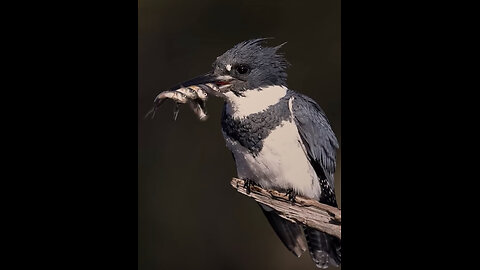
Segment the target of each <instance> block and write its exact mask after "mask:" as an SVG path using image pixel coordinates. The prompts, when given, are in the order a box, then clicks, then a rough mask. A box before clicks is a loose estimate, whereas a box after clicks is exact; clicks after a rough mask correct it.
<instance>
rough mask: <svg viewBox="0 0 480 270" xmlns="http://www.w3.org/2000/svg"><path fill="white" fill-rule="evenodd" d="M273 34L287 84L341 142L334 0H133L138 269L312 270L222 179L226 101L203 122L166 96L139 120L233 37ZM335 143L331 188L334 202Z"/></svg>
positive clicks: (228, 174) (226, 166) (216, 103)
mask: <svg viewBox="0 0 480 270" xmlns="http://www.w3.org/2000/svg"><path fill="white" fill-rule="evenodd" d="M258 37H274V38H275V39H273V40H269V41H268V43H267V45H269V46H274V45H278V44H280V43H282V42H285V41H287V42H288V43H287V44H286V45H285V46H283V47H282V49H281V52H282V53H284V54H285V56H286V58H287V60H288V61H289V62H290V64H291V66H290V67H289V69H288V86H289V88H291V89H293V90H296V91H298V92H301V93H304V94H306V95H308V96H310V97H311V98H313V99H314V100H316V101H317V102H318V103H319V104H320V106H321V107H322V108H323V109H324V111H325V112H326V114H327V116H328V118H329V120H330V122H331V125H332V128H333V130H334V131H335V134H336V135H337V138H338V140H339V142H340V145H341V115H340V110H341V104H340V95H341V90H340V88H341V85H340V79H341V77H340V62H341V61H340V60H341V57H340V49H341V48H340V1H338V0H323V1H284V0H277V1H272V0H267V1H253V0H252V1H227V0H210V1H208V0H205V1H181V0H161V1H160V0H139V1H138V199H139V201H138V268H139V269H140V270H147V269H289V270H291V269H315V266H314V264H313V262H312V261H311V259H310V255H309V254H308V252H305V253H304V255H303V256H302V257H301V258H296V257H295V256H294V255H293V254H291V253H290V252H289V251H288V250H287V249H286V248H285V247H284V246H283V244H282V243H281V242H280V240H279V239H278V238H277V236H276V235H275V233H274V231H273V229H272V228H271V227H270V225H269V224H268V222H267V220H266V218H265V217H264V215H263V213H262V211H261V210H260V208H259V207H258V205H257V204H256V203H255V202H254V201H253V200H252V199H249V198H247V197H245V196H242V195H241V194H239V193H237V192H236V191H235V190H234V189H233V188H232V187H231V186H230V184H229V182H230V180H231V178H232V177H234V176H236V170H235V165H234V161H233V159H232V156H231V154H230V152H229V151H228V150H227V149H226V147H225V142H224V140H223V137H222V133H221V129H220V116H221V110H222V105H223V101H221V100H219V99H216V98H215V97H210V99H209V101H208V103H207V110H208V115H209V119H208V120H207V121H206V122H200V121H199V120H197V118H196V116H194V114H193V113H192V112H191V111H190V108H188V107H187V106H184V107H182V108H181V110H180V113H179V116H178V119H177V121H173V104H172V102H165V104H164V105H163V106H162V107H161V108H160V109H159V110H158V111H157V113H156V116H155V118H154V119H144V116H145V114H146V113H147V112H148V111H149V110H150V109H151V107H152V104H153V100H154V98H155V96H156V95H157V94H158V93H159V92H161V91H163V90H166V89H168V88H169V87H170V86H172V85H175V84H176V83H179V82H181V81H184V80H186V79H190V78H192V77H194V76H197V75H200V74H203V73H205V72H208V71H209V70H210V68H211V64H212V63H213V61H214V60H215V58H216V57H217V56H219V55H221V54H222V53H224V52H225V51H226V50H228V49H229V48H231V47H232V46H233V45H235V44H236V43H238V42H241V41H243V40H246V39H252V38H258ZM341 165H342V163H341V149H340V150H339V151H338V158H337V173H336V176H335V179H336V193H337V200H338V201H339V206H341Z"/></svg>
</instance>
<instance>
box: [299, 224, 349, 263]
mask: <svg viewBox="0 0 480 270" xmlns="http://www.w3.org/2000/svg"><path fill="white" fill-rule="evenodd" d="M304 233H305V238H306V239H307V244H308V250H309V251H310V256H311V257H312V260H313V262H314V263H315V265H316V266H317V267H318V268H322V269H325V268H328V266H329V265H332V266H336V267H338V266H340V264H341V262H342V248H341V242H340V239H338V238H336V237H334V236H331V235H329V234H326V233H324V232H321V231H318V230H315V229H312V228H308V227H306V228H304Z"/></svg>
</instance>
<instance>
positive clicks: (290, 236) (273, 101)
mask: <svg viewBox="0 0 480 270" xmlns="http://www.w3.org/2000/svg"><path fill="white" fill-rule="evenodd" d="M267 40H268V38H256V39H250V40H246V41H242V42H240V43H238V44H236V45H235V46H234V47H232V48H231V49H229V50H227V51H226V52H225V53H223V54H222V55H220V56H218V57H217V58H216V60H215V61H214V63H213V64H212V70H211V72H209V73H207V74H204V75H201V76H199V77H197V78H194V79H191V80H189V81H186V82H183V83H181V84H180V85H181V86H183V87H188V86H190V85H201V86H205V84H206V85H209V86H210V87H207V89H205V90H208V91H209V93H213V94H214V95H216V96H218V97H221V98H223V99H224V101H225V102H224V105H223V111H222V117H221V129H222V134H223V137H224V139H225V143H226V147H227V148H228V149H229V150H230V152H231V153H232V156H233V159H234V162H235V165H236V170H237V177H238V178H241V179H244V180H246V181H245V183H246V186H247V190H249V187H250V185H259V186H261V187H263V188H267V189H275V190H280V191H284V192H286V193H288V194H289V196H290V198H291V199H292V200H294V199H295V196H296V195H301V196H303V197H306V198H310V199H314V200H317V201H319V202H320V203H324V204H328V205H331V206H333V207H338V206H337V201H336V196H335V185H334V173H335V168H336V152H337V150H338V148H339V144H338V141H337V138H336V136H335V133H334V131H333V130H332V127H331V125H330V122H329V120H328V118H327V116H326V114H325V112H324V111H323V110H322V108H321V107H320V105H318V103H317V102H315V101H314V100H313V99H312V98H310V97H308V96H306V95H304V94H302V93H300V92H297V91H294V90H292V89H290V88H289V87H288V86H287V72H286V69H287V67H288V66H289V65H290V64H289V63H288V62H287V60H286V58H285V56H284V55H283V54H282V53H280V52H279V49H280V48H281V47H282V46H283V45H284V44H285V43H282V44H280V45H278V46H274V47H268V46H266V45H265V43H266V41H267ZM259 205H260V208H261V210H262V212H263V213H264V214H265V216H266V218H267V220H268V222H269V223H270V225H271V227H272V228H273V230H274V232H275V233H276V234H277V236H278V237H279V238H280V240H281V242H282V243H283V244H284V245H285V246H286V248H287V249H288V250H289V251H291V252H292V253H293V254H294V255H295V256H297V257H300V256H301V255H302V254H303V253H304V252H305V251H306V250H307V249H308V250H309V253H310V256H311V258H312V260H313V262H314V263H315V265H316V267H318V268H321V269H325V268H328V267H329V266H330V265H331V266H336V267H337V266H340V265H341V240H340V239H338V238H336V237H334V236H332V235H329V234H327V233H324V232H322V231H319V230H316V229H313V228H310V227H306V226H303V225H300V224H297V223H293V222H291V221H288V220H286V219H283V218H281V217H280V216H279V215H278V214H276V213H275V211H274V209H272V208H270V207H268V206H266V205H264V204H261V203H259Z"/></svg>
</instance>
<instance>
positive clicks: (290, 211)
mask: <svg viewBox="0 0 480 270" xmlns="http://www.w3.org/2000/svg"><path fill="white" fill-rule="evenodd" d="M230 184H231V185H232V186H233V187H234V188H235V189H236V190H237V191H238V192H240V193H242V194H243V195H245V196H248V197H251V198H253V199H254V200H255V201H257V202H259V203H262V204H265V205H267V206H269V207H271V208H273V209H275V211H277V214H278V215H279V216H281V217H282V218H285V219H287V220H289V221H292V222H295V223H301V224H303V225H306V226H308V227H311V228H315V229H317V230H320V231H322V232H325V233H328V234H330V235H333V236H335V237H338V238H339V239H341V224H342V216H341V213H342V212H341V210H340V209H337V208H335V207H332V206H330V205H326V204H322V203H319V202H318V201H315V200H310V199H306V198H303V197H300V196H296V197H295V203H292V202H290V201H288V195H287V194H285V193H284V192H278V191H276V190H266V189H263V188H261V187H259V186H253V185H252V186H251V187H250V193H249V194H247V190H246V188H244V187H243V186H244V184H245V181H243V180H241V179H238V178H233V179H232V181H231V182H230Z"/></svg>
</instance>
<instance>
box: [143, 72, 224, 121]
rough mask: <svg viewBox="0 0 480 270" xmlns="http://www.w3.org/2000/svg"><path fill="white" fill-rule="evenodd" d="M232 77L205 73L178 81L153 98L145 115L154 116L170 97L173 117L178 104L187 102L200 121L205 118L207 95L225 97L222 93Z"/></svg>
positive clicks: (175, 116) (176, 115)
mask: <svg viewBox="0 0 480 270" xmlns="http://www.w3.org/2000/svg"><path fill="white" fill-rule="evenodd" d="M232 80H233V77H231V76H229V75H215V74H213V72H212V73H207V74H204V75H201V76H198V77H195V78H193V79H190V80H187V81H185V82H182V83H179V84H177V85H175V86H173V87H171V88H170V90H167V91H163V92H161V93H160V94H159V95H158V96H157V97H156V98H155V100H154V106H153V108H152V109H151V110H150V111H149V112H148V113H147V114H146V115H145V117H148V116H149V115H150V114H151V115H152V118H153V117H154V116H155V112H156V110H157V109H158V108H159V107H160V106H161V105H162V103H163V102H164V101H165V100H166V99H171V100H173V101H174V103H175V107H174V112H173V118H174V120H176V119H177V117H178V112H179V110H180V104H186V103H188V104H189V105H190V108H191V109H192V110H193V112H194V113H195V114H196V115H197V117H198V118H199V119H200V120H201V121H205V120H207V118H208V116H207V111H206V101H207V98H208V95H209V94H210V95H213V96H216V97H220V98H225V95H224V94H223V93H225V92H227V91H228V88H229V86H230V83H231V81H232Z"/></svg>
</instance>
